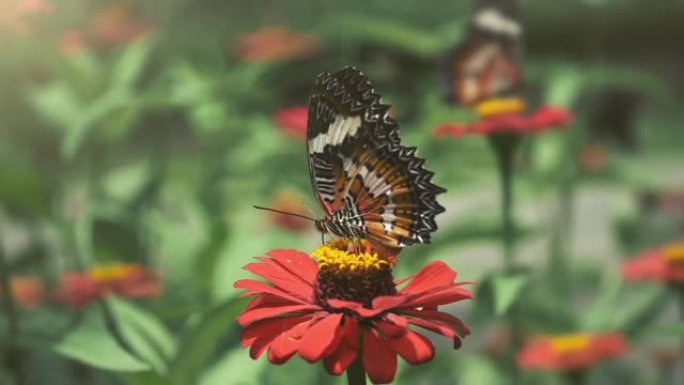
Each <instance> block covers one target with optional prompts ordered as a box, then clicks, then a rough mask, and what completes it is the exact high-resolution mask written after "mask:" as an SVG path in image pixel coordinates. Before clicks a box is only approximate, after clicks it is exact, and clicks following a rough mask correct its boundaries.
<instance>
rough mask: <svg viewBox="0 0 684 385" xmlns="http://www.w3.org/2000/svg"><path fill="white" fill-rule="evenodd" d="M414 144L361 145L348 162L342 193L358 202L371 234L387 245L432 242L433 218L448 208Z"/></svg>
mask: <svg viewBox="0 0 684 385" xmlns="http://www.w3.org/2000/svg"><path fill="white" fill-rule="evenodd" d="M415 153H416V149H415V148H414V147H403V146H395V147H384V148H380V149H378V148H371V147H370V146H360V147H358V150H357V152H356V154H354V155H355V156H353V157H351V158H347V159H345V160H344V169H345V175H346V178H347V182H346V188H345V194H344V196H345V197H346V199H348V200H349V201H350V202H353V203H354V205H355V211H356V212H358V213H359V215H360V216H361V219H362V220H363V226H364V229H365V230H366V234H367V238H368V239H369V240H370V241H371V242H373V243H375V244H382V245H384V246H386V247H389V248H401V247H405V246H409V245H412V244H415V243H429V242H430V233H431V232H432V231H434V230H436V229H437V224H436V223H435V216H436V215H437V214H439V213H441V212H443V211H444V208H443V207H442V206H441V205H440V204H439V203H437V200H436V195H437V194H439V193H442V192H444V191H446V190H444V189H443V188H441V187H438V186H436V185H435V184H433V183H432V182H431V181H430V179H431V178H432V175H433V173H432V172H430V171H427V170H426V169H425V168H424V167H423V163H424V162H425V160H424V159H422V158H419V157H417V156H416V155H415Z"/></svg>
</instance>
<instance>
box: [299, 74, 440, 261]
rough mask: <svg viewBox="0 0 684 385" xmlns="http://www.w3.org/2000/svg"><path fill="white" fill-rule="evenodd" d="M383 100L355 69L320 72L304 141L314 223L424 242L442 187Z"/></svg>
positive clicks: (401, 243) (393, 244)
mask: <svg viewBox="0 0 684 385" xmlns="http://www.w3.org/2000/svg"><path fill="white" fill-rule="evenodd" d="M389 108H390V106H389V105H386V104H382V103H381V102H380V96H379V95H378V94H376V93H375V92H374V90H373V87H372V85H371V84H370V82H369V81H368V79H367V78H366V76H365V75H363V74H362V73H361V72H359V71H358V70H357V69H355V68H352V67H346V68H344V69H342V70H340V71H338V72H336V73H334V74H330V73H323V74H321V75H319V76H318V77H317V79H316V81H315V83H314V86H313V89H312V93H311V98H310V102H309V122H308V130H307V147H308V154H309V170H310V176H311V184H312V187H313V190H314V192H315V193H316V195H317V197H318V200H319V202H320V204H321V207H322V208H323V210H324V211H325V214H326V215H325V218H323V219H321V220H318V221H316V227H317V229H318V230H319V231H322V232H324V233H332V234H335V235H337V236H340V237H343V238H357V239H367V240H368V241H370V242H371V243H372V244H374V245H375V246H376V248H380V247H382V248H385V249H390V250H393V251H396V250H398V249H400V248H402V247H405V246H408V245H411V244H414V243H428V242H429V240H430V232H432V231H434V230H435V229H436V228H437V225H436V223H435V221H434V217H435V215H436V214H438V213H440V212H442V211H444V209H443V207H442V206H440V205H439V204H438V203H437V202H436V200H435V196H436V195H437V194H439V193H441V192H443V191H445V190H444V189H442V188H440V187H438V186H436V185H434V184H433V183H432V182H431V181H430V179H431V177H432V175H433V173H432V172H430V171H427V170H425V169H424V168H423V163H424V159H422V158H419V157H417V156H416V155H415V153H416V149H415V148H414V147H406V146H403V145H402V144H401V140H400V138H399V127H398V125H397V123H396V122H395V121H394V119H393V118H392V117H390V115H389V114H388V110H389Z"/></svg>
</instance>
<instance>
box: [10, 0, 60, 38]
mask: <svg viewBox="0 0 684 385" xmlns="http://www.w3.org/2000/svg"><path fill="white" fill-rule="evenodd" d="M53 10H54V7H53V6H52V5H51V4H47V3H45V2H44V1H43V0H19V1H11V0H10V1H0V28H5V29H7V30H9V31H10V32H14V33H29V32H30V31H31V28H30V27H29V25H28V24H27V23H26V17H30V16H31V15H35V14H41V13H49V12H52V11H53Z"/></svg>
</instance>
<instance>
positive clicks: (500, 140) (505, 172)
mask: <svg viewBox="0 0 684 385" xmlns="http://www.w3.org/2000/svg"><path fill="white" fill-rule="evenodd" d="M519 141H520V140H519V137H518V136H517V135H516V134H494V135H490V136H489V144H490V145H491V146H492V148H493V149H494V154H495V155H496V161H497V166H498V170H499V182H500V187H501V225H502V229H501V231H502V241H503V268H504V271H505V272H511V271H512V270H513V268H514V266H515V261H514V250H513V247H514V242H515V229H514V226H513V156H514V155H515V150H516V149H517V147H518V146H517V145H518V143H519Z"/></svg>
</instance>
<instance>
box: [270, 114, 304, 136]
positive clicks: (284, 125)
mask: <svg viewBox="0 0 684 385" xmlns="http://www.w3.org/2000/svg"><path fill="white" fill-rule="evenodd" d="M308 119H309V108H308V107H307V106H296V107H290V108H281V109H280V110H278V111H277V112H276V115H275V118H274V120H275V123H276V125H277V126H278V127H279V128H280V129H281V130H282V131H283V133H284V134H285V135H288V136H290V137H293V138H296V139H302V140H303V139H306V128H307V123H308Z"/></svg>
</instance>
